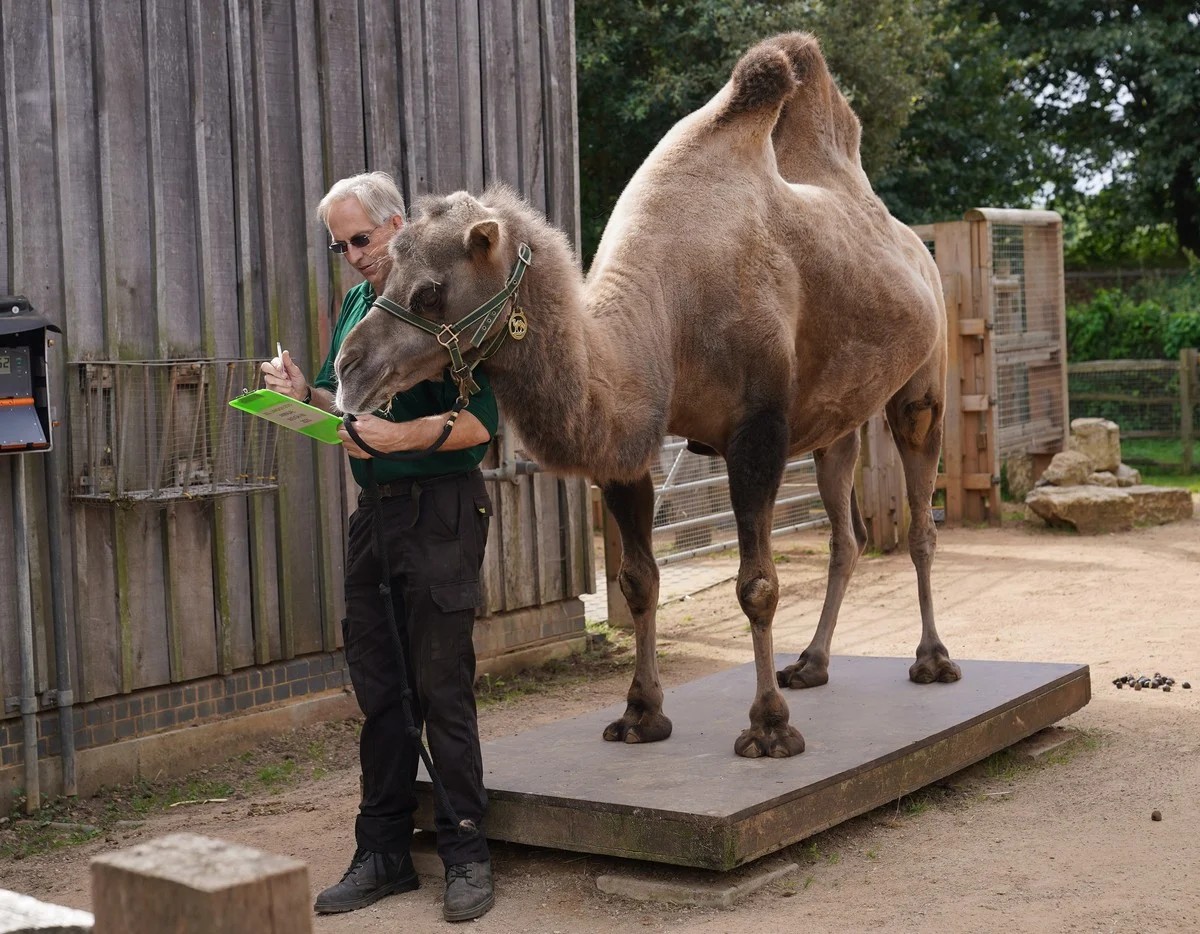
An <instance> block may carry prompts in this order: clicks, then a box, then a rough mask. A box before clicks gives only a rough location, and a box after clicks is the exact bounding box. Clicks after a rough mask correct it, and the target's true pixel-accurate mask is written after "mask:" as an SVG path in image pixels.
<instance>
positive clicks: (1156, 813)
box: [1150, 808, 1162, 820]
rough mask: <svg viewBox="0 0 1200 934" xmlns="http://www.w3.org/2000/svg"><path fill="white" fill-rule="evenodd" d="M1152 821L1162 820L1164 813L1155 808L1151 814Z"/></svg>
mask: <svg viewBox="0 0 1200 934" xmlns="http://www.w3.org/2000/svg"><path fill="white" fill-rule="evenodd" d="M1150 819H1151V820H1162V811H1160V810H1159V809H1158V808H1155V809H1154V810H1153V811H1151V812H1150Z"/></svg>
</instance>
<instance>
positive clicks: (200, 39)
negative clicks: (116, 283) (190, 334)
mask: <svg viewBox="0 0 1200 934" xmlns="http://www.w3.org/2000/svg"><path fill="white" fill-rule="evenodd" d="M212 12H213V11H212V9H211V7H208V8H207V9H206V5H205V3H204V0H190V5H189V7H188V17H187V19H188V26H189V30H190V32H189V36H188V46H189V48H190V66H191V87H192V100H193V106H194V108H195V114H194V117H195V128H194V142H193V147H194V151H195V172H196V180H195V182H196V198H197V202H198V210H197V227H196V233H197V256H198V262H199V267H200V281H199V283H198V287H199V295H198V298H199V305H200V319H201V326H202V328H203V336H202V338H201V345H202V350H203V353H204V355H205V356H207V357H210V358H224V359H232V358H236V357H239V356H241V344H242V339H241V334H240V330H239V321H238V282H237V252H236V247H235V235H236V226H235V221H234V212H233V210H232V207H233V205H234V204H235V203H236V199H235V196H234V177H233V115H232V113H231V111H230V100H229V94H230V74H229V69H230V61H229V53H228V44H227V38H226V33H225V17H224V15H220V16H217V15H212ZM223 376H224V372H223V371H218V372H216V373H214V379H213V380H212V381H211V382H210V383H209V385H208V386H207V393H208V405H207V416H208V426H209V429H210V431H212V432H213V435H212V436H213V437H217V435H216V433H215V427H216V425H217V424H219V423H220V421H219V420H220V418H221V414H222V413H221V411H220V410H221V406H222V405H223V403H224V399H223V398H222V397H223V395H224V391H223ZM210 515H211V523H212V525H211V543H212V578H213V604H214V606H213V612H214V614H215V617H216V619H215V626H216V640H217V659H218V670H219V671H220V672H221V673H222V674H228V673H229V672H231V671H233V669H234V668H237V667H242V666H246V665H250V664H252V663H253V661H254V655H253V630H252V610H251V599H250V590H251V581H250V549H249V542H248V537H247V515H246V502H245V500H244V499H243V498H242V497H225V498H221V499H219V500H218V501H217V502H216V503H214V505H213V508H212V510H211V511H210Z"/></svg>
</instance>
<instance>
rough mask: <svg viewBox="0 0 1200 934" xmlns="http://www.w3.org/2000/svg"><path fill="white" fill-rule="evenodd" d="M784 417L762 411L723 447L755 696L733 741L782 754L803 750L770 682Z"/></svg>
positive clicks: (742, 750) (744, 750)
mask: <svg viewBox="0 0 1200 934" xmlns="http://www.w3.org/2000/svg"><path fill="white" fill-rule="evenodd" d="M787 442H788V431H787V422H786V420H785V418H784V416H783V414H782V413H780V412H772V411H765V412H761V413H759V414H757V415H755V416H752V417H751V418H749V419H747V420H746V421H745V422H743V423H742V424H741V425H739V426H738V429H737V431H736V432H735V433H734V435H733V438H732V439H731V440H730V443H729V446H728V448H727V450H726V454H725V460H726V462H727V463H728V465H729V498H730V500H731V501H732V503H733V513H734V515H735V516H736V517H737V529H738V547H739V549H740V551H741V564H740V567H739V569H738V581H737V593H738V601H739V602H740V603H741V605H742V610H743V612H745V614H746V616H747V618H748V619H749V620H750V633H751V637H752V639H753V640H754V671H755V681H756V686H755V696H754V703H753V704H751V705H750V728H749V729H747V730H744V731H743V732H742V735H741V736H739V737H738V739H737V742H735V743H734V745H733V749H734V752H736V753H737V754H738V755H739V756H746V757H748V758H751V759H753V758H757V757H759V756H771V757H773V758H776V759H783V758H786V757H788V756H795V755H799V754H800V753H802V752H803V751H804V737H802V736H801V735H800V733H799V732H798V731H797V730H796V729H795V728H794V727H792V726H791V725H790V724H789V723H788V706H787V702H786V701H784V699H783V695H781V694H780V693H779V688H778V686H777V685H776V683H775V651H774V648H773V646H772V643H771V623H772V621H773V620H774V619H775V607H776V604H778V602H779V578H778V576H777V575H776V573H775V564H774V562H773V560H772V558H771V515H772V513H773V511H774V508H775V495H776V494H777V493H778V492H779V483H780V481H781V480H782V479H783V470H784V467H785V466H786V465H787Z"/></svg>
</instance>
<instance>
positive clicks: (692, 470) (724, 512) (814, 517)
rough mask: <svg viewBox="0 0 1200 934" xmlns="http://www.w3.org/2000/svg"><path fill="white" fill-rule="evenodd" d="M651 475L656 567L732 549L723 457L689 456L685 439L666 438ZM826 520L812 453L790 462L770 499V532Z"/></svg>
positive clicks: (732, 531) (733, 541) (734, 531)
mask: <svg viewBox="0 0 1200 934" xmlns="http://www.w3.org/2000/svg"><path fill="white" fill-rule="evenodd" d="M651 476H652V477H653V479H654V554H655V556H656V557H657V558H658V563H659V564H660V565H666V564H670V563H672V562H674V561H682V560H684V559H686V558H691V557H696V556H699V555H703V554H709V553H711V552H715V551H723V550H725V549H727V548H736V547H737V543H738V542H737V524H736V522H735V521H734V516H733V506H732V505H731V503H730V501H729V477H728V475H727V474H726V472H725V460H724V458H721V457H710V456H705V455H701V454H693V453H692V452H691V451H689V450H688V449H687V441H686V440H685V439H683V438H676V437H668V438H667V439H666V440H665V441H664V442H663V446H662V449H661V450H660V452H659V456H658V460H657V461H656V462H655V463H654V464H653V465H652V466H651ZM828 521H829V520H828V519H827V518H826V516H825V510H824V507H823V506H822V505H821V495H820V493H818V492H817V480H816V468H815V466H814V464H813V459H812V457H811V456H808V457H801V458H797V459H796V460H793V461H790V462H789V463H788V465H787V469H786V470H785V471H784V475H783V483H782V484H781V485H780V488H779V496H778V497H777V498H776V500H775V514H774V517H773V521H772V525H771V529H772V532H773V533H775V534H782V533H785V532H794V531H798V530H800V529H806V528H813V527H814V526H818V525H824V524H826V523H827V522H828Z"/></svg>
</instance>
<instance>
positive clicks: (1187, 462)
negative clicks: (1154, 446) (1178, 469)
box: [1179, 347, 1197, 474]
mask: <svg viewBox="0 0 1200 934" xmlns="http://www.w3.org/2000/svg"><path fill="white" fill-rule="evenodd" d="M1196 356H1197V352H1196V350H1195V349H1194V348H1188V347H1185V348H1183V349H1182V350H1180V351H1179V440H1180V441H1181V442H1182V447H1183V472H1184V473H1185V474H1189V473H1191V472H1192V464H1193V461H1192V407H1193V406H1194V405H1195V404H1196V391H1197V386H1196Z"/></svg>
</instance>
